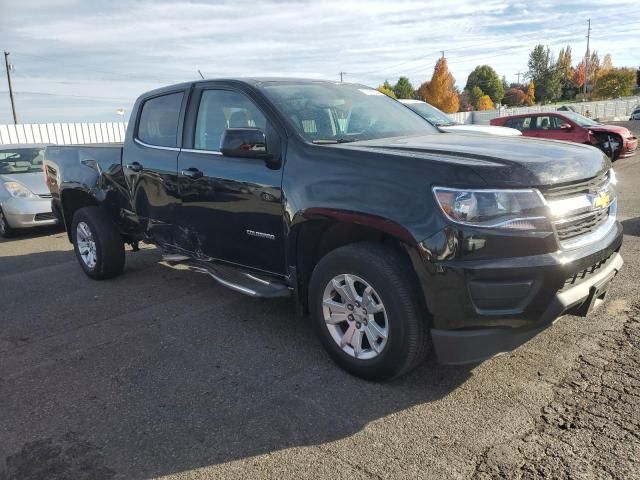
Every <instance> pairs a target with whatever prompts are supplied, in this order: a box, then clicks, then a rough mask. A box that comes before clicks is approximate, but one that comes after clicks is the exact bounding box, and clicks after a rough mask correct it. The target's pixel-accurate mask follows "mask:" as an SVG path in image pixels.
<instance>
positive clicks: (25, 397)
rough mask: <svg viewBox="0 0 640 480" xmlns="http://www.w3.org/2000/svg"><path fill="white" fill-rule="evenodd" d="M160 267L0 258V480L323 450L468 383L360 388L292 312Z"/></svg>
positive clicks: (422, 375)
mask: <svg viewBox="0 0 640 480" xmlns="http://www.w3.org/2000/svg"><path fill="white" fill-rule="evenodd" d="M158 260H159V256H158V254H157V252H156V251H141V252H139V253H137V254H133V253H131V252H128V253H127V269H126V271H125V274H124V275H122V276H121V277H119V278H117V279H114V280H110V281H103V282H96V281H91V280H89V279H88V278H86V277H85V276H84V274H83V273H82V272H81V270H80V268H79V266H78V265H77V264H76V262H75V258H74V255H73V252H71V251H68V252H44V253H33V254H29V255H24V256H22V257H19V258H18V260H16V257H8V258H7V257H5V258H0V292H2V294H1V295H2V297H1V298H2V302H0V303H2V304H3V310H4V312H12V314H11V315H9V316H7V315H6V314H3V316H2V317H0V392H1V393H0V411H1V412H3V414H2V416H0V432H2V433H1V434H0V435H1V436H2V438H0V440H1V441H0V479H3V480H5V479H9V478H29V479H32V480H33V479H40V478H42V479H44V478H112V477H114V476H118V477H120V476H122V477H124V478H147V477H151V476H160V475H166V474H170V473H176V472H182V471H188V470H192V469H195V468H199V467H205V466H209V465H215V464H220V463H223V462H229V461H233V460H238V459H245V458H247V457H252V456H255V455H259V454H263V453H268V452H274V451H277V450H281V449H285V448H289V447H295V446H304V445H318V444H324V443H327V442H331V441H332V440H335V439H340V438H343V437H346V436H350V435H352V434H354V433H356V432H358V431H360V430H362V429H363V428H364V427H365V426H366V425H367V424H368V423H370V422H373V421H376V420H378V419H380V418H383V417H385V416H388V415H390V414H393V413H396V412H400V411H402V410H405V409H409V408H411V407H413V406H415V405H419V404H424V403H428V402H433V401H435V400H438V399H440V398H442V397H443V396H445V395H447V394H449V393H450V392H451V391H453V390H454V389H456V388H457V387H458V386H459V385H461V384H462V383H463V382H464V381H465V380H466V379H467V378H468V377H469V376H470V368H464V367H443V366H438V365H436V364H435V362H434V361H433V360H430V361H429V362H427V363H426V364H425V365H423V366H422V367H421V368H419V369H418V370H417V371H415V372H413V373H411V374H410V375H408V376H406V377H404V378H402V379H399V380H397V381H394V382H391V383H385V384H376V383H369V382H365V381H362V380H359V379H357V378H354V377H352V376H350V375H348V374H346V373H345V372H343V371H342V370H341V369H339V368H338V367H337V366H336V365H335V364H333V363H332V362H331V361H330V360H329V359H328V357H327V355H326V354H325V353H324V351H323V350H322V348H321V347H320V345H319V342H318V341H317V340H316V338H315V337H314V336H313V334H312V332H311V328H310V326H309V325H308V322H307V320H306V319H304V318H298V317H296V315H295V313H294V306H293V303H292V302H291V301H286V300H279V301H265V300H256V299H251V298H249V297H245V296H242V295H240V294H237V293H235V292H231V291H229V290H227V289H225V288H224V287H221V286H219V285H217V284H215V282H213V281H212V280H211V279H209V277H207V276H204V275H200V274H197V273H193V272H188V271H185V270H180V269H174V268H169V267H167V266H165V265H163V264H160V263H159V262H158ZM19 263H22V264H27V265H50V266H51V267H50V268H47V271H46V275H42V274H41V271H40V270H33V271H26V272H22V271H21V270H20V269H19V268H17V265H18V264H19ZM8 267H9V268H8ZM6 272H10V273H8V274H6V275H5V273H6ZM18 277H20V278H19V282H17V281H16V279H17V278H18ZM26 285H29V288H28V289H27V288H25V286H26ZM34 292H37V293H34Z"/></svg>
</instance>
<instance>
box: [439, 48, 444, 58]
mask: <svg viewBox="0 0 640 480" xmlns="http://www.w3.org/2000/svg"><path fill="white" fill-rule="evenodd" d="M440 53H441V54H442V58H444V50H440Z"/></svg>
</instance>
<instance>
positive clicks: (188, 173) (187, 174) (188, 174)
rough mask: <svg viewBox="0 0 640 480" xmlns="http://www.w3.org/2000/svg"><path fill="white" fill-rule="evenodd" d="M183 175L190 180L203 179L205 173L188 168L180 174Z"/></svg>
mask: <svg viewBox="0 0 640 480" xmlns="http://www.w3.org/2000/svg"><path fill="white" fill-rule="evenodd" d="M180 173H181V174H182V175H184V176H185V177H189V178H193V179H195V178H201V177H203V176H204V173H202V172H201V171H200V170H198V169H197V168H193V167H191V168H186V169H184V170H182V171H181V172H180Z"/></svg>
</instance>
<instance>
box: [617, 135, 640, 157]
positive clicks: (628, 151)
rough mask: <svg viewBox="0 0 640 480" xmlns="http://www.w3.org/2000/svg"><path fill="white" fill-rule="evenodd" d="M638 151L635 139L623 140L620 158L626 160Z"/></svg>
mask: <svg viewBox="0 0 640 480" xmlns="http://www.w3.org/2000/svg"><path fill="white" fill-rule="evenodd" d="M637 150H638V139H637V138H632V139H629V138H626V139H624V142H623V146H622V151H621V152H620V158H628V157H631V156H633V155H635V153H636V151H637Z"/></svg>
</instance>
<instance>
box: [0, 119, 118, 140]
mask: <svg viewBox="0 0 640 480" xmlns="http://www.w3.org/2000/svg"><path fill="white" fill-rule="evenodd" d="M126 131H127V122H105V123H24V124H18V125H0V145H11V144H20V143H26V144H29V143H55V144H58V145H77V144H86V143H122V142H123V141H124V134H125V132H126Z"/></svg>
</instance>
